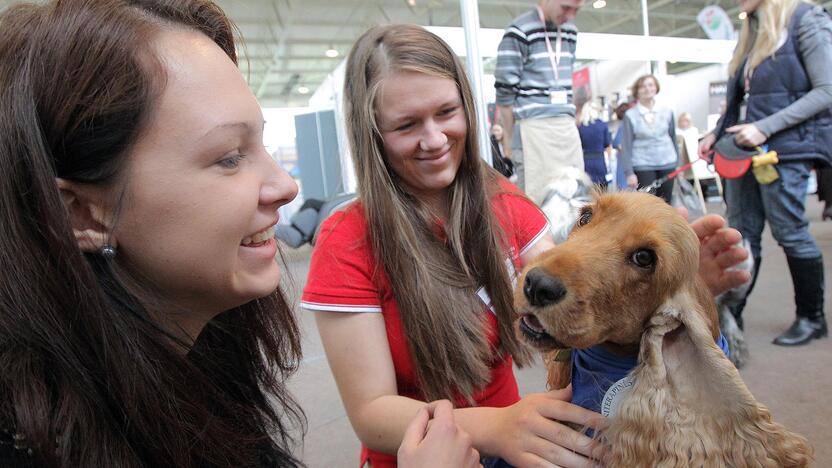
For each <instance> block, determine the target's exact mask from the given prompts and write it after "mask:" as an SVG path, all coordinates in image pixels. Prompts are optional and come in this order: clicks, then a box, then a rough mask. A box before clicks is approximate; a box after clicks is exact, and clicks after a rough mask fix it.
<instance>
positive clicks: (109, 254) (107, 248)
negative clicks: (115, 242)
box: [98, 244, 116, 260]
mask: <svg viewBox="0 0 832 468" xmlns="http://www.w3.org/2000/svg"><path fill="white" fill-rule="evenodd" d="M98 253H100V254H101V256H102V257H104V258H105V259H107V260H112V259H114V258H115V257H116V248H115V247H113V246H112V245H110V244H104V246H103V247H101V250H99V251H98Z"/></svg>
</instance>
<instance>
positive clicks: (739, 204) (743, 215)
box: [725, 161, 821, 258]
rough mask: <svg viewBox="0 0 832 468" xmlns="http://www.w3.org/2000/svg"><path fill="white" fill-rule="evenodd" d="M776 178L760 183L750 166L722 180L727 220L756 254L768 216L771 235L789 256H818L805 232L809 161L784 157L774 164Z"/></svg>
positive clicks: (757, 253) (810, 167) (812, 241)
mask: <svg viewBox="0 0 832 468" xmlns="http://www.w3.org/2000/svg"><path fill="white" fill-rule="evenodd" d="M774 167H775V168H776V169H777V173H778V174H779V175H780V178H779V179H777V180H776V181H774V182H772V183H770V184H767V185H761V184H759V183H758V182H757V179H755V178H754V174H753V172H752V170H751V169H749V170H748V172H747V173H746V174H745V175H744V176H742V177H741V178H739V179H727V180H726V181H725V202H726V204H727V205H728V211H727V216H728V223H729V224H730V225H731V227H733V228H735V229H737V230H738V231H740V232H741V233H742V236H743V237H744V238H746V239H748V241H749V242H750V243H751V252H752V254H753V255H754V256H755V257H760V256H761V255H760V253H761V251H762V247H761V246H760V241H761V238H762V234H763V227H764V226H765V222H766V220H768V224H769V228H770V229H771V234H772V236H774V239H775V240H776V241H777V243H778V244H779V245H780V247H782V248H783V251H784V252H785V253H786V255H787V256H789V257H795V258H818V257H820V256H821V252H820V249H818V246H817V244H816V243H815V239H814V238H813V237H812V235H811V234H809V220H808V218H806V192H807V190H808V185H809V184H808V181H809V172H810V171H811V170H812V166H811V163H809V162H802V161H794V162H791V161H785V162H781V163H780V164H777V165H776V166H774Z"/></svg>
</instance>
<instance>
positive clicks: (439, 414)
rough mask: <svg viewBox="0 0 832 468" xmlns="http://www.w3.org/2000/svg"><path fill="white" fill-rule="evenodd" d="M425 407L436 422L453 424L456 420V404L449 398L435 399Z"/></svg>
mask: <svg viewBox="0 0 832 468" xmlns="http://www.w3.org/2000/svg"><path fill="white" fill-rule="evenodd" d="M425 409H427V410H428V413H429V414H430V415H431V416H432V417H433V420H434V422H436V423H447V424H453V422H454V405H453V404H451V402H450V401H448V400H436V401H433V402H431V403H429V404H428V405H427V406H426V407H425Z"/></svg>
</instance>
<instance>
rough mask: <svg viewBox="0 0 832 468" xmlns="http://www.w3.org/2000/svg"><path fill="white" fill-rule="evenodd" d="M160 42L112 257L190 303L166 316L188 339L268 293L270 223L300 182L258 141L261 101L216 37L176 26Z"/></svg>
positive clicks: (273, 277)
mask: <svg viewBox="0 0 832 468" xmlns="http://www.w3.org/2000/svg"><path fill="white" fill-rule="evenodd" d="M156 48H157V50H158V53H159V56H160V58H161V62H162V63H163V65H164V67H165V72H166V78H167V80H166V85H165V88H164V90H163V91H162V93H161V95H160V97H159V98H158V99H157V100H156V101H155V102H154V106H153V107H152V110H151V112H152V114H151V115H150V119H149V123H148V125H147V127H146V128H145V129H144V132H143V134H142V135H141V136H140V137H139V139H138V140H137V143H136V146H135V148H134V149H133V150H132V152H131V153H130V154H129V156H128V160H127V166H126V168H125V172H124V174H123V175H122V176H123V180H125V181H126V182H125V187H124V198H123V202H122V206H121V208H120V211H119V212H118V218H117V223H116V226H115V230H114V232H113V236H114V239H115V240H116V241H117V243H118V249H119V253H118V255H119V260H120V261H124V262H125V264H126V265H129V268H131V269H132V270H134V271H135V272H136V273H138V274H139V275H140V276H141V277H143V278H147V279H149V280H152V281H153V282H154V284H155V285H156V286H157V287H158V289H159V290H160V291H161V294H162V296H163V297H164V298H165V299H166V300H169V301H171V302H172V303H173V304H174V305H176V306H179V307H181V308H182V309H183V310H184V311H186V312H187V313H190V312H193V315H192V316H187V317H184V316H183V317H179V318H174V320H175V321H176V322H177V323H178V324H179V325H180V326H182V327H183V328H184V329H185V330H186V331H188V330H190V331H191V334H192V336H195V334H194V333H193V332H194V330H198V329H200V328H201V326H202V325H204V323H205V322H207V321H208V320H210V319H211V318H212V317H213V316H215V315H217V314H219V313H221V312H223V311H225V310H228V309H230V308H233V307H236V306H239V305H242V304H244V303H246V302H248V301H251V300H253V299H255V298H258V297H262V296H265V295H267V294H269V293H271V292H273V291H274V290H275V288H276V287H277V285H278V282H279V279H280V270H279V267H278V265H277V263H276V261H275V253H276V243H275V240H274V235H273V232H272V231H271V230H270V227H271V226H273V225H274V224H275V223H276V222H277V219H278V215H277V209H278V207H279V206H281V205H283V204H285V203H288V202H289V201H290V200H292V199H293V198H294V197H295V195H296V194H297V186H296V184H295V182H294V181H293V180H292V179H291V178H290V177H289V176H288V174H286V172H284V171H283V170H281V169H279V168H278V166H277V164H276V163H275V161H274V160H273V159H272V158H271V156H270V155H269V153H268V152H266V150H265V148H264V147H263V116H262V114H261V111H260V107H259V105H258V104H257V101H256V100H255V98H254V96H253V95H252V93H251V91H249V88H248V86H247V85H246V83H245V81H244V80H243V77H242V75H241V74H240V72H239V70H238V69H237V67H236V66H235V65H234V63H233V62H232V61H231V60H230V59H229V58H228V56H227V55H225V53H224V52H223V51H222V50H221V49H220V48H219V47H218V46H217V45H216V44H214V43H213V42H212V41H211V40H210V39H208V38H207V37H206V36H204V35H202V34H200V33H197V32H191V31H182V30H176V31H165V32H162V33H160V34H159V37H158V39H157V43H156ZM197 333H198V332H197Z"/></svg>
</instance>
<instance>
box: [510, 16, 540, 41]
mask: <svg viewBox="0 0 832 468" xmlns="http://www.w3.org/2000/svg"><path fill="white" fill-rule="evenodd" d="M542 27H543V25H542V24H541V23H540V19H539V18H538V16H537V9H535V8H533V9H531V10H529V11H527V12H525V13H523V14H522V15H520V16H518V17H516V18H514V20H513V21H512V22H511V24H509V25H508V27H507V28H506V30H505V34H504V37H505V36H511V35H514V36H517V38H518V39H522V40H528V35H529V34H530V33H532V32H534V31H535V30H537V29H541V28H542Z"/></svg>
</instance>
